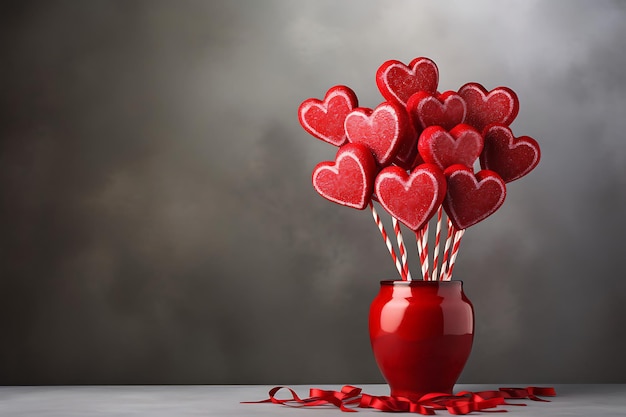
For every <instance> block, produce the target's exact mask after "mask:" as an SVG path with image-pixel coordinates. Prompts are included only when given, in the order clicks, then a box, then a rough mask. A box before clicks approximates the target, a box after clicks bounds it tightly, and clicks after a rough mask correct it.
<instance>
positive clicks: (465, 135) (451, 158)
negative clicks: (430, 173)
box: [417, 124, 483, 170]
mask: <svg viewBox="0 0 626 417" xmlns="http://www.w3.org/2000/svg"><path fill="white" fill-rule="evenodd" d="M417 147H418V150H419V153H420V155H421V156H422V158H424V161H426V162H430V163H432V164H435V165H437V166H438V167H439V168H441V169H442V170H444V169H446V168H447V167H449V166H450V165H454V164H463V165H465V166H467V167H472V166H473V165H474V162H475V161H476V160H477V159H478V157H479V155H480V152H481V151H482V150H483V137H482V136H481V134H480V133H478V131H477V130H476V129H474V128H473V127H471V126H469V125H466V124H460V125H457V126H455V127H454V128H453V129H452V130H451V131H450V132H447V131H446V130H445V129H444V128H442V127H440V126H430V127H427V128H426V129H424V131H423V132H422V134H421V135H420V139H419V142H418V145H417Z"/></svg>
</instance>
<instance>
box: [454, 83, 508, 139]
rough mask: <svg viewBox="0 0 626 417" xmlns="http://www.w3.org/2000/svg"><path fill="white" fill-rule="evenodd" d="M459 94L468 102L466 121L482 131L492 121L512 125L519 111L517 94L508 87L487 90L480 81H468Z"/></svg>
mask: <svg viewBox="0 0 626 417" xmlns="http://www.w3.org/2000/svg"><path fill="white" fill-rule="evenodd" d="M459 95H460V96H461V97H463V99H464V100H465V103H466V104H467V115H466V117H465V123H467V124H469V125H472V126H474V127H475V128H476V129H477V130H478V131H480V132H482V130H483V129H484V128H485V127H486V126H487V125H489V124H491V123H500V124H503V125H506V126H508V125H510V124H511V122H513V120H515V117H516V116H517V112H518V111H519V100H518V99H517V95H516V94H515V92H514V91H513V90H511V89H510V88H507V87H496V88H494V89H493V90H491V91H489V92H487V90H486V89H485V87H483V86H482V85H480V84H478V83H467V84H465V85H464V86H462V87H461V88H460V89H459Z"/></svg>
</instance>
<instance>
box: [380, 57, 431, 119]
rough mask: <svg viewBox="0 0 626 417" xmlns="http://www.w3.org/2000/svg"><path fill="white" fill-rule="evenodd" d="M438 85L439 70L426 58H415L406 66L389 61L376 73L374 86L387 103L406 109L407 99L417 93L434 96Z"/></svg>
mask: <svg viewBox="0 0 626 417" xmlns="http://www.w3.org/2000/svg"><path fill="white" fill-rule="evenodd" d="M438 84H439V69H438V68H437V65H436V64H435V63H434V62H433V61H432V60H430V59H428V58H423V57H420V58H415V59H414V60H413V61H411V63H410V64H409V65H408V66H407V65H405V64H403V63H402V62H400V61H396V60H390V61H386V62H385V63H383V64H382V65H381V66H380V67H379V68H378V70H377V71H376V85H377V86H378V89H379V90H380V93H381V94H382V95H383V97H385V99H386V100H388V101H394V102H396V103H399V104H401V105H402V106H404V107H406V104H407V101H408V100H409V98H410V97H411V96H412V95H413V94H415V93H417V92H418V91H426V92H428V93H432V94H434V93H435V92H437V85H438Z"/></svg>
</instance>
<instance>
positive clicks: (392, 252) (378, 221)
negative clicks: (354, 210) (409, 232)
mask: <svg viewBox="0 0 626 417" xmlns="http://www.w3.org/2000/svg"><path fill="white" fill-rule="evenodd" d="M370 208H371V209H372V217H373V218H374V222H376V226H378V230H380V234H381V235H382V237H383V240H384V241H385V244H386V245H387V249H388V250H389V254H390V255H391V259H392V260H393V262H394V264H395V265H396V269H397V270H398V273H399V274H400V277H402V280H403V281H406V280H407V277H406V275H405V274H404V272H403V269H402V265H401V264H400V260H399V259H398V256H397V255H396V251H395V250H394V249H393V245H392V244H391V240H389V236H387V232H386V231H385V227H384V226H383V222H382V220H381V219H380V216H379V215H378V212H377V211H376V208H375V207H374V203H372V202H371V201H370Z"/></svg>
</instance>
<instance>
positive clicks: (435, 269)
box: [432, 206, 443, 280]
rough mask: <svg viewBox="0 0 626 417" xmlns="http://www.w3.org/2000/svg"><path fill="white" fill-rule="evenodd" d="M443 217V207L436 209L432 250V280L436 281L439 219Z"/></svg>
mask: <svg viewBox="0 0 626 417" xmlns="http://www.w3.org/2000/svg"><path fill="white" fill-rule="evenodd" d="M442 216H443V206H439V209H437V229H436V230H435V249H433V274H432V279H433V280H436V279H437V267H438V265H439V246H440V244H439V241H440V240H441V217H442Z"/></svg>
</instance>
